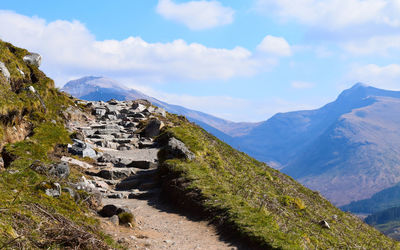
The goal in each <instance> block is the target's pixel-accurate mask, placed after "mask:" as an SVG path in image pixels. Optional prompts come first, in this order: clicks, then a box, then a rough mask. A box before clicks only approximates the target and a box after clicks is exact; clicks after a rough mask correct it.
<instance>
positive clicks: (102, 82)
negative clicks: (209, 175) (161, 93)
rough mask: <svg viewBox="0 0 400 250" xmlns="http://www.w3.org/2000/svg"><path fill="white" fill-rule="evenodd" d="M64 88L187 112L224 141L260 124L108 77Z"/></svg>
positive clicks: (94, 97)
mask: <svg viewBox="0 0 400 250" xmlns="http://www.w3.org/2000/svg"><path fill="white" fill-rule="evenodd" d="M61 90H62V91H65V92H67V93H69V94H71V95H72V96H74V97H76V98H80V99H82V100H87V101H108V100H110V99H115V100H119V101H122V100H136V99H146V100H149V101H151V103H153V104H154V105H157V106H158V107H161V108H164V109H165V110H167V111H168V112H170V113H173V114H178V115H184V116H186V117H187V118H188V119H190V120H191V121H194V122H196V123H197V124H199V125H201V126H202V127H204V128H205V129H207V131H210V132H211V133H213V134H214V135H216V136H218V138H220V139H223V140H225V141H229V140H231V136H239V135H243V134H246V133H247V132H248V131H249V130H251V129H252V128H253V127H255V126H257V123H245V122H239V123H236V122H231V121H227V120H224V119H221V118H218V117H215V116H212V115H209V114H206V113H203V112H200V111H196V110H191V109H188V108H185V107H182V106H178V105H173V104H168V103H166V102H163V101H160V100H158V99H156V98H153V97H151V96H148V95H146V94H144V93H142V92H140V91H137V90H134V89H130V88H127V87H126V86H123V85H122V84H120V83H118V82H117V81H114V80H112V79H109V78H105V77H96V76H86V77H82V78H79V79H76V80H72V81H69V82H67V83H66V84H65V85H64V87H63V88H62V89H61Z"/></svg>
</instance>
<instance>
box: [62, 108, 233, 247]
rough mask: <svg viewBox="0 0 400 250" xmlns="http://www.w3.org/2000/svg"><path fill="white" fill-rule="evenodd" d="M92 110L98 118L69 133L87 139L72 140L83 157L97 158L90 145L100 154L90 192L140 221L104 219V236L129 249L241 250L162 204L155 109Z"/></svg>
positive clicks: (75, 126)
mask: <svg viewBox="0 0 400 250" xmlns="http://www.w3.org/2000/svg"><path fill="white" fill-rule="evenodd" d="M87 104H89V103H87ZM89 107H92V113H93V114H95V117H92V118H91V119H88V118H87V119H85V121H83V122H82V119H81V120H78V121H75V122H73V123H71V124H70V125H69V128H70V130H71V131H78V132H79V133H80V135H81V137H83V138H81V139H82V140H83V141H80V140H79V141H74V145H72V146H71V148H74V150H75V151H76V152H82V156H83V152H84V150H86V151H85V152H92V153H94V154H97V153H95V151H94V150H93V149H91V151H90V148H91V147H96V148H97V149H98V151H99V152H102V153H101V154H102V156H101V157H97V158H95V159H97V160H96V162H95V163H94V167H93V168H91V169H89V170H88V171H89V173H90V175H91V176H93V178H92V179H91V180H89V182H90V183H91V185H92V186H91V188H95V189H96V188H98V191H99V192H101V193H102V195H103V197H104V198H103V205H108V204H112V205H115V206H117V207H127V208H129V210H130V211H131V212H132V213H133V215H134V216H135V218H136V227H134V228H129V227H126V226H118V225H115V224H113V223H112V222H111V220H110V219H109V218H100V219H101V220H102V222H103V223H102V228H103V230H104V231H105V233H107V234H110V235H112V236H113V238H115V239H117V240H118V241H120V242H121V243H125V244H127V245H128V247H129V249H207V250H209V249H212V250H213V249H237V247H235V246H233V245H231V244H230V243H228V242H224V241H223V240H221V239H220V237H219V236H218V234H217V232H216V230H215V228H214V227H213V226H210V225H208V224H207V222H202V221H193V220H190V219H189V218H187V217H185V216H183V215H181V214H179V213H178V212H177V211H176V210H174V209H173V208H172V207H171V206H168V205H167V204H165V203H161V202H160V199H159V193H160V183H159V181H158V178H157V177H158V173H157V163H158V159H157V153H158V151H159V148H157V146H158V145H157V143H154V142H153V138H154V136H156V135H157V134H158V133H160V128H161V125H162V123H161V122H160V121H159V120H157V119H156V118H155V116H154V115H157V114H158V115H160V112H159V111H157V108H154V107H151V106H149V105H147V106H144V105H143V104H140V103H139V102H138V103H135V102H119V101H115V100H111V101H109V102H107V103H104V102H93V103H90V105H89ZM157 112H159V113H157ZM164 113H165V112H164ZM161 115H162V112H161ZM164 116H165V114H164ZM140 122H147V125H146V127H145V128H141V127H139V125H140ZM141 129H142V132H140V133H137V131H138V130H139V131H141ZM84 141H85V142H84ZM88 148H89V149H88ZM79 150H80V151H79ZM107 197H108V198H107ZM110 198H113V199H110Z"/></svg>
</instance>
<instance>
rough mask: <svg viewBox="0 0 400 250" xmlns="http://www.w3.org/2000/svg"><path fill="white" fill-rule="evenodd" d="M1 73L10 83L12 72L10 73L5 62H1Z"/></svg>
mask: <svg viewBox="0 0 400 250" xmlns="http://www.w3.org/2000/svg"><path fill="white" fill-rule="evenodd" d="M0 72H1V73H2V74H3V76H4V77H5V78H6V80H7V81H8V82H9V81H10V76H11V75H10V72H9V71H8V69H7V67H6V65H5V64H4V63H3V62H0Z"/></svg>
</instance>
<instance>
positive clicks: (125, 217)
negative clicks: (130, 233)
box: [118, 212, 135, 225]
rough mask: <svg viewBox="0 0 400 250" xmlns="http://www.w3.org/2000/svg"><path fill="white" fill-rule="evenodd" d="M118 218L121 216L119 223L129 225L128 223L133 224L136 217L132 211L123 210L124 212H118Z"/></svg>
mask: <svg viewBox="0 0 400 250" xmlns="http://www.w3.org/2000/svg"><path fill="white" fill-rule="evenodd" d="M118 218H119V223H120V224H122V225H127V224H128V223H130V224H131V225H133V222H134V218H135V217H134V216H133V214H132V213H129V212H122V213H120V214H118Z"/></svg>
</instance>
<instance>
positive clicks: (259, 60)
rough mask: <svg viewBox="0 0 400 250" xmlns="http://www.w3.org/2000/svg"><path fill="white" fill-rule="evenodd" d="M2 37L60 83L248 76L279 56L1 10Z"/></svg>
mask: <svg viewBox="0 0 400 250" xmlns="http://www.w3.org/2000/svg"><path fill="white" fill-rule="evenodd" d="M0 23H1V25H0V37H1V38H2V39H3V40H6V41H10V42H12V43H14V44H15V45H17V46H20V47H24V48H27V49H29V50H31V51H34V52H39V53H41V54H42V55H43V57H44V59H43V66H42V69H43V70H45V72H46V73H47V74H49V75H50V76H51V77H52V78H54V79H55V80H56V82H57V81H59V82H58V85H60V84H63V83H64V82H62V81H66V80H68V79H71V78H72V77H73V76H79V75H108V76H110V77H114V76H118V77H125V78H130V79H131V80H132V81H133V82H142V83H143V82H148V83H151V82H153V83H154V82H166V81H176V80H184V81H196V80H210V79H213V80H215V79H222V80H224V79H229V78H232V77H237V76H251V75H254V74H257V73H258V72H260V71H264V70H268V69H270V68H271V67H272V66H273V65H274V64H275V63H276V62H277V61H276V60H275V59H273V58H269V57H267V56H260V55H258V54H254V53H252V52H251V51H249V50H247V49H245V48H243V47H235V48H233V49H220V48H209V47H206V46H204V45H202V44H198V43H191V44H188V43H186V42H185V41H184V40H175V41H172V42H169V43H149V42H146V41H144V40H143V39H141V38H140V37H128V38H127V39H124V40H120V41H119V40H105V41H98V40H96V39H95V37H94V35H93V34H92V33H90V31H89V30H88V29H87V28H86V27H85V26H84V25H83V24H82V23H80V22H79V21H72V22H69V21H62V20H58V21H54V22H49V23H47V22H46V21H45V20H44V19H41V18H38V17H27V16H23V15H19V14H16V13H14V12H10V11H0Z"/></svg>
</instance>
